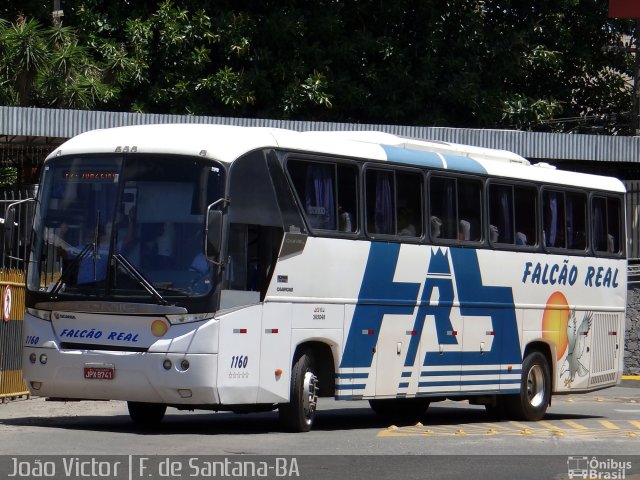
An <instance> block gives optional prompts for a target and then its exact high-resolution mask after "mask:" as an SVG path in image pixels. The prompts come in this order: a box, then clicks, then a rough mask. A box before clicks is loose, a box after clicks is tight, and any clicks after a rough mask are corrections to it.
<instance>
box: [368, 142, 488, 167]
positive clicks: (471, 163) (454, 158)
mask: <svg viewBox="0 0 640 480" xmlns="http://www.w3.org/2000/svg"><path fill="white" fill-rule="evenodd" d="M380 146H381V147H382V149H383V150H384V151H385V153H386V155H387V160H389V161H390V162H398V163H404V164H407V165H416V166H420V167H432V168H446V169H450V170H459V171H462V172H470V173H487V170H486V169H485V168H484V167H483V166H482V165H481V164H480V162H478V161H477V160H474V159H473V158H469V157H464V156H462V155H452V154H450V153H440V154H438V153H435V152H428V151H424V150H409V149H406V148H402V147H394V146H391V145H380ZM443 158H444V162H443V161H442V159H443ZM445 162H446V163H445Z"/></svg>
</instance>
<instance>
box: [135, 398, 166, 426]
mask: <svg viewBox="0 0 640 480" xmlns="http://www.w3.org/2000/svg"><path fill="white" fill-rule="evenodd" d="M127 408H128V409H129V416H130V417H131V420H133V423H135V424H136V425H140V426H142V427H155V426H157V425H159V424H160V422H161V421H162V419H163V418H164V414H165V413H166V411H167V406H166V405H164V404H162V403H146V402H127Z"/></svg>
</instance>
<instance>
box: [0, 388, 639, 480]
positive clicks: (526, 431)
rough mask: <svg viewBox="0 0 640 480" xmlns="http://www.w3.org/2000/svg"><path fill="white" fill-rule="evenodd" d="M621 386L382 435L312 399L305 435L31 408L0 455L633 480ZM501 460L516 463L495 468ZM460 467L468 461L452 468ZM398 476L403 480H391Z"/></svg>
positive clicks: (635, 424)
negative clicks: (275, 459)
mask: <svg viewBox="0 0 640 480" xmlns="http://www.w3.org/2000/svg"><path fill="white" fill-rule="evenodd" d="M634 384H635V385H634ZM626 385H628V384H627V383H625V386H620V387H616V388H612V389H607V390H603V391H600V392H595V393H592V394H588V395H572V396H559V397H554V400H553V404H552V406H551V408H550V409H549V411H548V415H547V416H546V417H545V419H544V420H542V421H540V422H514V421H492V420H491V419H490V418H488V417H487V415H486V414H485V411H484V408H482V407H478V406H470V405H469V404H468V403H466V402H451V401H447V402H442V403H437V404H433V405H432V406H431V407H430V408H429V410H428V412H427V414H426V415H425V416H424V418H423V419H422V421H421V422H420V423H418V424H417V425H388V424H387V423H385V422H384V421H381V420H380V419H379V418H378V417H376V416H375V415H374V414H373V412H372V411H371V410H370V409H369V408H368V404H367V403H366V402H335V401H333V400H331V399H322V402H321V404H320V411H319V413H318V417H317V422H316V425H315V428H314V430H313V431H311V432H309V433H306V434H289V433H282V432H280V431H279V425H278V422H277V415H276V414H275V413H263V414H249V415H234V414H230V413H210V412H200V411H198V412H179V411H177V410H169V413H168V414H167V416H166V417H165V420H164V422H163V423H162V425H161V427H160V428H159V429H157V430H153V431H139V430H136V429H135V428H134V427H133V425H132V424H131V422H130V420H129V418H128V414H127V410H126V405H125V404H124V403H122V402H77V403H71V402H70V403H59V402H47V401H45V400H44V399H41V398H35V399H30V400H17V401H13V402H9V403H6V404H2V405H0V454H5V455H9V456H11V455H63V456H64V455H66V456H68V455H124V456H128V455H135V456H149V455H167V456H179V455H186V456H187V457H188V458H191V457H193V456H194V455H223V456H230V455H238V454H245V455H276V456H277V455H293V456H305V455H332V456H334V457H332V458H331V459H330V460H327V459H326V458H325V457H317V458H309V457H303V458H304V462H303V463H304V467H305V468H307V469H312V470H313V472H314V473H315V474H318V475H319V474H322V473H326V474H327V475H328V474H329V473H330V472H334V473H335V471H338V470H339V471H340V472H342V473H345V471H351V470H354V469H355V471H357V472H358V473H359V474H361V475H363V476H364V475H365V473H366V472H367V471H369V470H368V468H369V469H372V471H371V472H370V473H371V474H372V475H374V476H379V475H382V473H383V472H385V471H387V470H388V469H390V470H391V471H393V472H395V475H396V477H395V478H412V473H413V474H415V477H414V478H428V477H425V472H424V468H427V466H426V465H424V462H428V468H429V471H431V472H435V471H437V469H436V470H434V468H433V467H434V465H438V464H439V463H440V462H442V463H443V465H445V466H446V467H447V468H446V470H447V472H457V474H459V475H464V474H465V469H469V471H468V472H467V473H478V470H477V469H478V468H481V470H480V471H487V470H486V469H488V468H492V467H490V466H491V465H494V466H498V467H499V468H498V472H499V474H500V475H503V474H504V475H505V477H504V478H508V477H507V476H506V475H507V474H511V475H516V474H517V475H518V476H519V478H523V472H522V468H523V466H525V465H527V464H531V465H532V468H533V466H536V465H538V463H540V462H539V459H538V463H536V458H535V457H532V455H545V456H554V457H545V461H544V464H545V465H547V467H545V468H550V469H551V470H549V471H548V472H547V473H549V474H550V475H551V476H555V475H556V473H557V469H558V468H560V470H562V471H563V472H564V470H566V468H567V467H566V465H567V459H568V457H569V456H572V457H573V456H581V457H580V458H582V457H587V456H588V457H589V458H592V457H593V456H597V458H604V457H607V458H609V457H611V458H613V457H614V456H615V458H624V459H631V460H633V461H634V462H635V463H636V464H637V472H638V473H640V456H638V454H639V452H640V388H633V386H631V385H634V386H635V387H638V386H640V382H631V383H630V384H629V385H630V386H626ZM345 455H367V456H370V455H375V456H379V455H385V456H389V455H398V456H403V457H362V458H363V459H367V461H366V462H364V464H365V465H367V466H368V467H367V468H365V467H363V465H359V462H363V461H364V460H362V459H360V460H359V458H360V457H355V456H354V457H350V459H348V457H344V456H345ZM405 455H416V456H417V457H406V456H405ZM425 455H428V456H429V457H425ZM471 455H474V456H475V457H470V456H471ZM482 455H486V456H487V457H481V456H482ZM505 455H515V456H517V455H524V457H507V460H505V459H504V456H505ZM338 456H339V457H338ZM436 456H447V457H436ZM176 458H178V457H176ZM467 458H471V460H468V461H467V460H463V461H461V460H460V459H467ZM576 458H578V457H576ZM344 462H348V464H344ZM452 465H453V467H452ZM558 465H559V466H558ZM496 468H497V467H496ZM539 468H540V467H539V465H538V466H536V469H538V470H539ZM634 468H635V467H634ZM536 471H537V470H536ZM400 472H402V473H403V475H404V476H400V477H397V475H398V474H399V473H400ZM307 473H308V472H307ZM440 473H442V471H440ZM627 473H628V474H630V472H627ZM301 477H302V475H301ZM392 477H394V474H393V473H390V474H389V478H392ZM61 478H62V477H61ZM176 478H182V477H176ZM185 478H186V477H185ZM308 478H321V477H308ZM332 478H335V476H334V477H332ZM380 478H384V475H382V476H380ZM438 478H447V477H446V476H440V477H438ZM450 478H461V477H459V476H452V477H450ZM501 478H502V477H501ZM524 478H528V477H527V476H526V475H524ZM536 478H546V476H545V475H543V476H538V477H536ZM626 478H630V477H629V475H627V477H626Z"/></svg>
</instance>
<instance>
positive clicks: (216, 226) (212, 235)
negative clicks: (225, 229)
mask: <svg viewBox="0 0 640 480" xmlns="http://www.w3.org/2000/svg"><path fill="white" fill-rule="evenodd" d="M205 246H206V248H207V257H208V258H211V259H214V260H218V257H219V256H220V249H221V248H222V212H221V211H220V210H209V213H208V214H207V240H206V244H205Z"/></svg>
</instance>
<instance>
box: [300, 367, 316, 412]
mask: <svg viewBox="0 0 640 480" xmlns="http://www.w3.org/2000/svg"><path fill="white" fill-rule="evenodd" d="M317 404H318V377H316V376H315V375H314V374H313V372H306V373H305V374H304V383H303V396H302V408H303V412H304V418H305V420H306V422H307V424H308V425H309V424H311V421H312V420H313V414H314V413H315V411H316V405H317Z"/></svg>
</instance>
